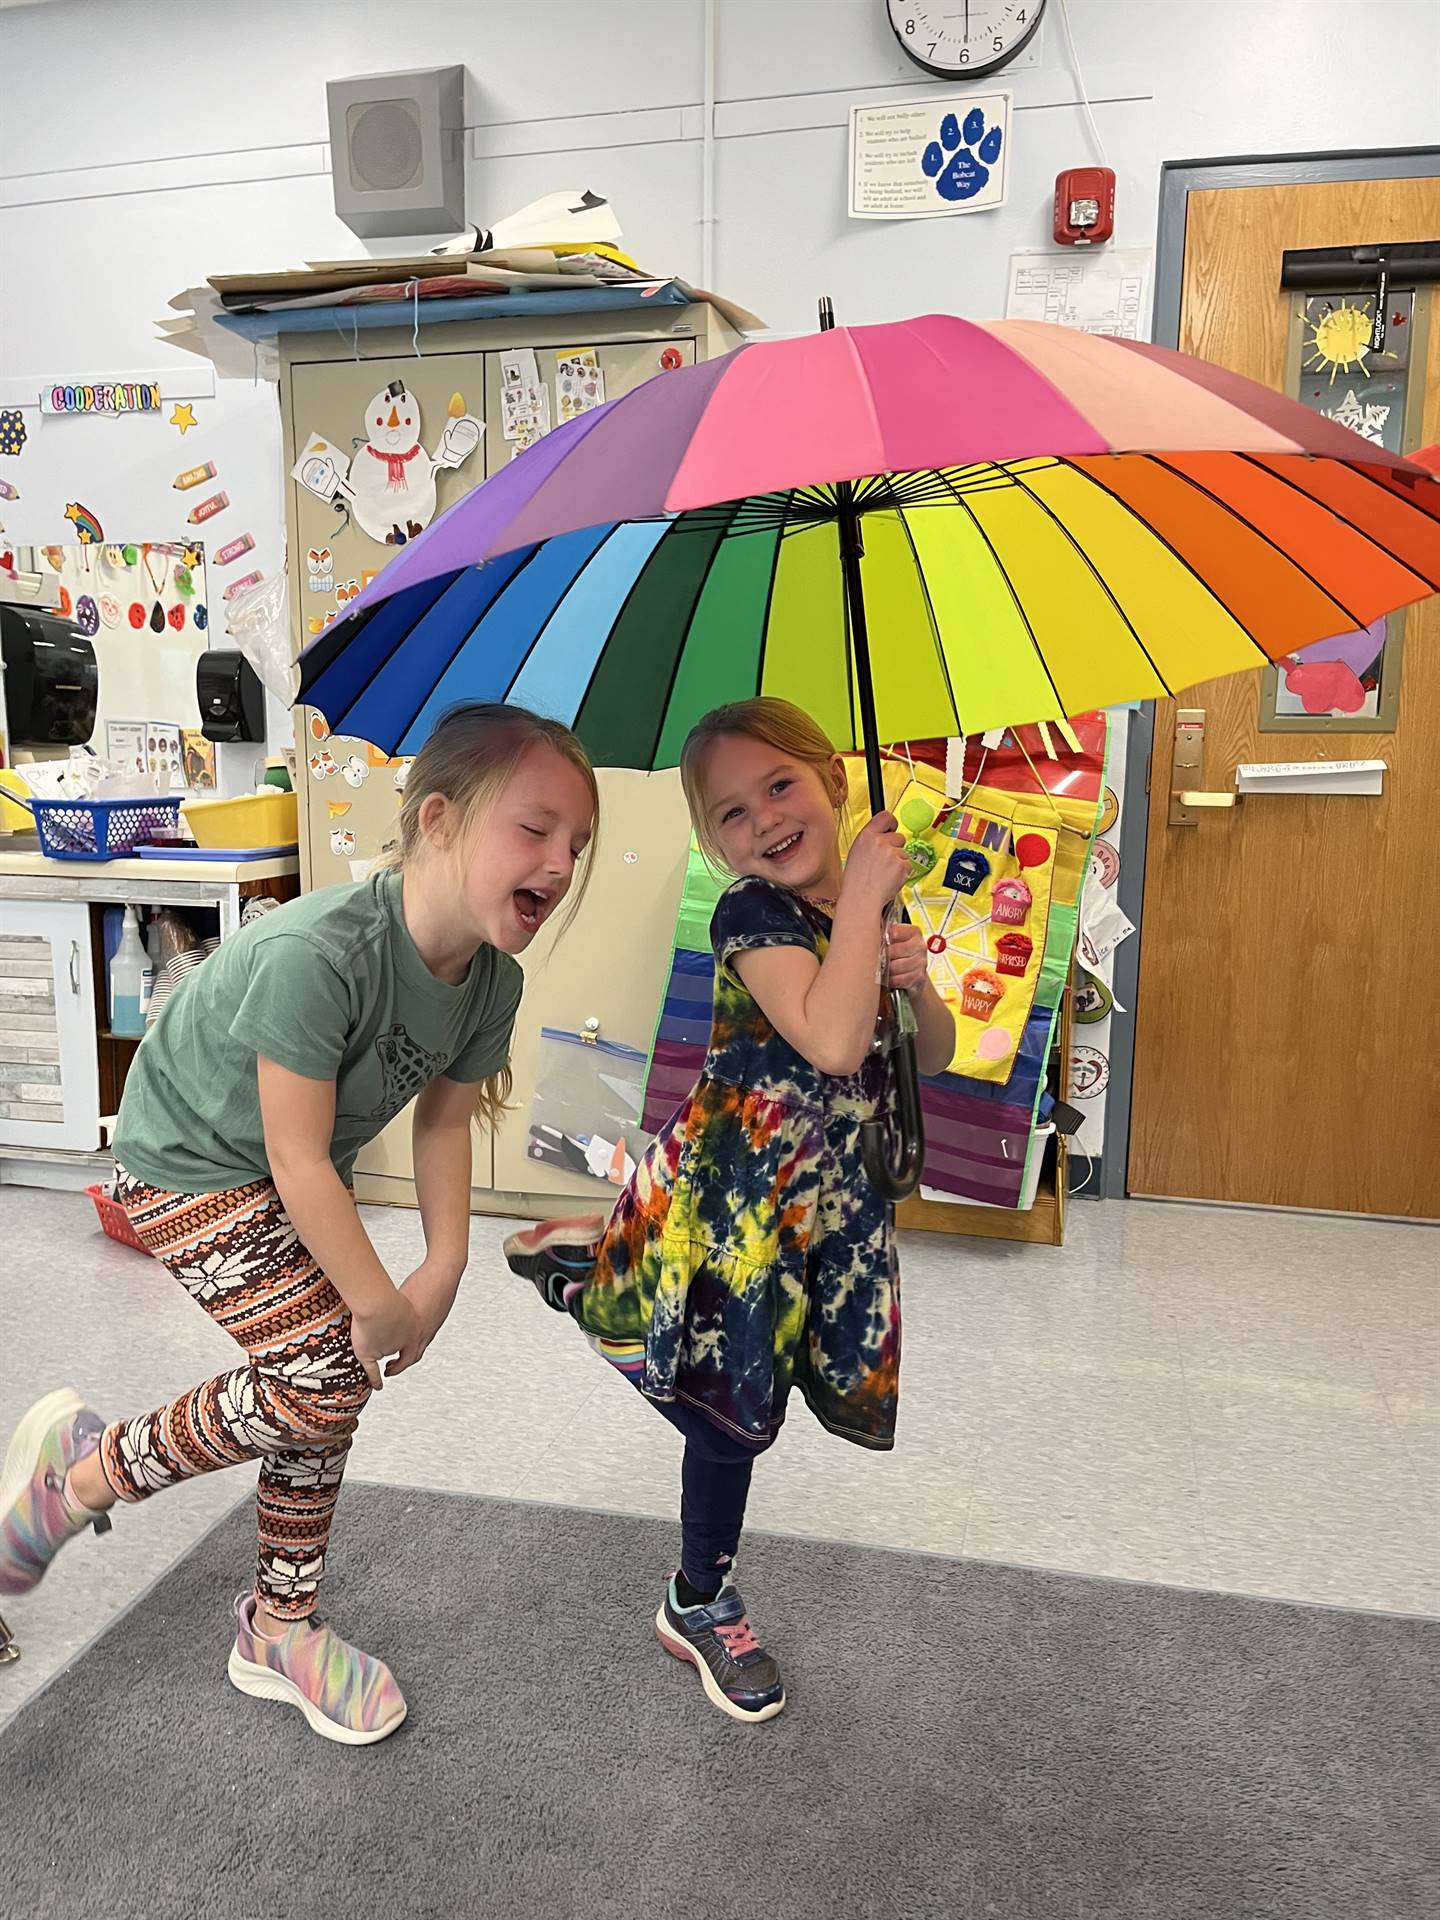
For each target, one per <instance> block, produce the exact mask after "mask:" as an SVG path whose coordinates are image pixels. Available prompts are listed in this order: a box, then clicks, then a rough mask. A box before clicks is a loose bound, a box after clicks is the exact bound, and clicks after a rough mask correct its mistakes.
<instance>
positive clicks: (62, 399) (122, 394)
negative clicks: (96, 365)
mask: <svg viewBox="0 0 1440 1920" xmlns="http://www.w3.org/2000/svg"><path fill="white" fill-rule="evenodd" d="M160 405H161V402H160V389H159V387H158V386H156V385H154V384H153V383H152V382H150V381H141V382H139V383H136V382H132V381H128V380H127V381H115V382H113V383H110V384H106V383H105V382H103V381H102V382H99V383H96V384H91V385H87V386H73V387H72V386H64V387H62V386H54V387H44V388H42V389H41V393H40V411H41V412H42V413H158V412H159V411H160Z"/></svg>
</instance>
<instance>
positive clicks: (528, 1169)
mask: <svg viewBox="0 0 1440 1920" xmlns="http://www.w3.org/2000/svg"><path fill="white" fill-rule="evenodd" d="M599 781H600V832H599V835H598V839H597V843H596V853H595V865H594V871H593V873H592V874H591V876H590V885H589V887H588V888H587V890H586V894H585V898H584V901H583V902H582V904H581V907H580V910H579V912H578V913H577V914H576V916H575V919H574V922H573V923H572V924H571V925H570V926H568V927H567V926H566V925H565V909H564V908H563V907H562V908H561V910H560V914H559V916H558V919H557V921H556V922H555V923H552V925H551V926H548V927H546V928H545V930H544V932H543V933H542V934H541V935H540V936H539V938H537V940H536V941H535V943H534V945H533V946H532V947H531V949H530V951H529V952H528V953H527V954H526V955H525V956H524V959H523V961H522V963H521V964H522V965H523V966H524V968H525V997H524V999H523V1000H522V1001H521V1002H520V1016H519V1019H518V1020H517V1022H516V1026H515V1046H514V1052H513V1055H512V1060H513V1065H514V1070H515V1095H514V1107H513V1110H512V1111H511V1112H510V1113H508V1114H507V1115H506V1116H505V1119H504V1121H503V1122H502V1123H501V1126H500V1129H499V1131H498V1133H497V1134H496V1137H495V1185H496V1187H497V1188H499V1189H501V1190H502V1191H505V1192H511V1193H546V1194H566V1195H576V1196H583V1197H584V1198H585V1199H586V1200H587V1201H588V1202H589V1203H590V1204H591V1206H593V1207H596V1208H599V1209H603V1208H604V1207H606V1205H607V1204H608V1200H609V1199H610V1198H613V1194H612V1193H611V1190H610V1189H609V1188H607V1187H606V1186H605V1185H604V1184H603V1183H602V1182H600V1181H598V1180H597V1181H590V1180H587V1179H586V1177H585V1176H584V1175H583V1174H571V1173H567V1172H565V1171H564V1170H562V1169H561V1168H558V1167H551V1166H547V1165H546V1164H545V1163H543V1162H542V1161H538V1160H532V1159H531V1158H530V1156H529V1142H530V1107H531V1102H532V1101H533V1099H534V1097H535V1079H536V1069H537V1065H538V1062H539V1055H540V1029H541V1028H542V1027H555V1028H559V1029H560V1030H561V1031H562V1032H568V1033H578V1032H580V1031H582V1030H583V1028H584V1025H585V1022H586V1021H587V1020H591V1019H595V1020H598V1021H599V1022H600V1034H601V1037H602V1038H603V1039H606V1040H616V1041H619V1042H621V1043H622V1044H623V1045H625V1046H629V1047H636V1048H638V1049H639V1050H640V1051H641V1052H642V1053H646V1054H648V1053H649V1050H650V1042H651V1040H652V1038H653V1037H654V1031H655V1022H656V1019H657V1018H658V1015H659V1009H660V996H661V994H662V993H663V992H664V990H665V982H666V980H667V978H668V977H669V972H670V956H671V952H672V951H673V946H674V938H675V915H676V912H677V911H678V909H679V905H680V887H681V883H682V881H683V880H684V877H685V858H686V853H687V850H688V848H689V844H690V828H689V821H688V817H687V815H686V812H685V801H684V797H683V795H682V794H681V792H680V776H679V774H678V773H674V772H669V773H650V774H644V773H629V772H624V771H621V770H619V769H616V768H603V769H602V770H601V772H600V775H599Z"/></svg>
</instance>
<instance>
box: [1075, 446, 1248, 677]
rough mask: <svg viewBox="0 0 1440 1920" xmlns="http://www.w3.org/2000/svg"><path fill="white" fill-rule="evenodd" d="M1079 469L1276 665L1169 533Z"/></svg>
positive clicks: (1128, 456) (1147, 456)
mask: <svg viewBox="0 0 1440 1920" xmlns="http://www.w3.org/2000/svg"><path fill="white" fill-rule="evenodd" d="M1111 458H1112V459H1128V460H1149V459H1151V458H1153V455H1151V454H1148V453H1134V454H1120V455H1111ZM1065 464H1066V465H1067V466H1069V465H1071V464H1073V463H1072V462H1070V461H1066V462H1065ZM1076 471H1077V472H1078V473H1080V474H1081V476H1082V477H1083V478H1084V479H1086V480H1088V481H1089V482H1090V484H1091V486H1092V487H1098V488H1099V489H1100V491H1101V493H1103V494H1104V495H1105V496H1106V498H1107V499H1110V500H1113V501H1114V502H1115V504H1116V506H1117V507H1119V508H1120V509H1121V510H1122V512H1124V513H1127V514H1129V516H1130V518H1131V519H1132V520H1134V521H1135V522H1136V524H1137V525H1139V526H1141V527H1143V528H1144V530H1145V532H1146V534H1148V536H1149V537H1150V539H1152V540H1154V541H1156V542H1157V543H1158V544H1159V545H1160V546H1162V547H1164V549H1165V551H1166V552H1167V553H1168V554H1169V555H1170V557H1171V559H1173V560H1174V562H1175V564H1176V566H1178V567H1183V568H1184V570H1185V572H1186V573H1188V574H1189V575H1190V578H1191V579H1192V580H1193V581H1194V582H1195V584H1196V586H1198V587H1199V588H1200V590H1201V592H1202V593H1205V594H1208V595H1209V597H1210V598H1211V599H1212V600H1213V601H1214V602H1215V604H1216V606H1217V607H1218V608H1219V609H1220V611H1221V613H1223V614H1224V615H1225V618H1226V619H1227V620H1230V621H1233V622H1234V624H1235V625H1236V626H1237V627H1238V628H1239V629H1240V631H1241V633H1243V634H1244V636H1245V638H1246V639H1247V640H1248V641H1249V642H1250V644H1251V646H1252V647H1254V649H1255V651H1256V653H1258V654H1259V656H1260V659H1261V661H1262V662H1263V663H1264V665H1265V666H1267V667H1273V666H1274V664H1275V662H1274V660H1273V659H1272V658H1271V656H1270V655H1269V654H1268V653H1267V652H1266V651H1265V649H1264V647H1262V646H1261V644H1260V642H1259V641H1258V640H1257V639H1256V638H1255V636H1254V634H1253V633H1251V631H1250V629H1249V628H1248V627H1247V626H1246V625H1245V622H1244V621H1243V620H1242V619H1241V618H1240V616H1239V615H1238V614H1237V613H1236V612H1235V610H1234V608H1233V607H1230V606H1228V605H1227V604H1226V602H1225V601H1223V600H1222V599H1221V598H1220V595H1219V594H1218V593H1217V592H1216V591H1215V589H1214V587H1212V586H1211V584H1210V582H1209V581H1208V580H1207V579H1206V578H1205V576H1204V574H1203V573H1199V572H1197V571H1196V569H1195V568H1194V567H1193V566H1192V565H1191V564H1190V562H1189V561H1188V560H1187V559H1186V558H1185V555H1184V554H1183V553H1181V551H1180V549H1179V548H1178V547H1177V546H1175V545H1174V544H1173V543H1172V542H1171V541H1169V540H1167V539H1166V538H1165V535H1164V534H1163V533H1161V531H1160V529H1159V528H1158V527H1154V526H1152V525H1151V524H1150V522H1149V521H1148V520H1147V519H1146V518H1145V517H1144V515H1143V514H1141V513H1139V512H1137V511H1136V509H1135V508H1134V507H1133V506H1131V504H1130V502H1129V501H1128V500H1126V499H1123V498H1122V497H1121V495H1119V494H1118V493H1115V492H1114V491H1113V490H1112V489H1111V488H1109V487H1107V486H1106V484H1105V482H1104V481H1103V480H1102V479H1101V478H1100V476H1099V474H1098V473H1092V472H1091V471H1090V469H1089V468H1088V467H1081V468H1077V469H1076Z"/></svg>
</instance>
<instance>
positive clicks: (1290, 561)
mask: <svg viewBox="0 0 1440 1920" xmlns="http://www.w3.org/2000/svg"><path fill="white" fill-rule="evenodd" d="M1146 458H1147V459H1150V460H1153V461H1154V462H1155V464H1156V466H1157V467H1159V468H1161V470H1162V471H1163V472H1165V473H1170V474H1174V476H1175V478H1176V479H1177V480H1183V481H1184V482H1185V484H1186V486H1187V487H1190V488H1193V490H1194V491H1195V492H1196V493H1198V494H1199V495H1200V496H1201V497H1202V499H1205V500H1212V501H1213V502H1214V503H1215V505H1216V506H1217V507H1220V508H1221V509H1222V510H1223V511H1224V512H1225V513H1228V514H1229V516H1230V518H1231V519H1232V520H1234V521H1235V522H1236V523H1237V524H1238V525H1240V526H1242V527H1246V528H1248V529H1249V531H1250V532H1251V533H1253V534H1254V535H1255V537H1256V538H1257V539H1258V540H1263V541H1264V543H1265V545H1266V546H1267V547H1269V548H1270V550H1271V552H1272V553H1278V554H1279V556H1280V558H1281V559H1282V560H1283V561H1285V562H1286V564H1287V565H1288V566H1292V567H1293V568H1294V569H1295V571H1296V572H1297V573H1298V574H1301V575H1302V576H1303V577H1304V578H1305V579H1306V580H1308V581H1309V582H1310V584H1311V586H1312V587H1314V589H1315V591H1316V592H1317V593H1319V594H1321V595H1323V596H1324V598H1325V599H1327V600H1328V601H1329V602H1330V604H1331V606H1332V607H1337V608H1338V609H1339V611H1340V613H1341V615H1342V617H1343V618H1344V619H1346V620H1348V621H1349V622H1350V623H1351V625H1352V626H1353V627H1355V628H1357V629H1358V628H1360V627H1363V626H1365V625H1366V624H1367V623H1366V622H1365V621H1364V620H1362V619H1361V618H1360V616H1359V615H1358V614H1357V613H1355V612H1354V611H1353V610H1352V609H1351V608H1349V607H1347V606H1346V605H1345V602H1344V601H1343V600H1337V599H1336V598H1335V596H1334V594H1333V593H1331V591H1330V589H1329V588H1328V587H1325V586H1322V585H1321V584H1320V582H1319V581H1318V580H1317V579H1316V578H1315V576H1314V574H1313V573H1311V571H1310V569H1309V568H1308V567H1302V566H1301V564H1300V562H1299V561H1298V560H1297V559H1296V558H1295V556H1294V555H1293V554H1290V553H1286V551H1285V549H1284V548H1283V547H1282V546H1280V545H1279V544H1278V542H1276V541H1274V540H1272V539H1271V538H1270V536H1269V534H1268V533H1266V532H1265V531H1264V530H1263V529H1262V528H1260V527H1257V526H1256V524H1255V522H1254V521H1253V520H1247V519H1246V518H1245V517H1244V515H1243V514H1241V513H1238V512H1237V511H1236V510H1235V508H1234V507H1232V506H1231V505H1230V503H1229V502H1228V501H1227V500H1222V499H1221V498H1220V496H1219V494H1218V493H1212V492H1211V491H1210V489H1209V487H1205V486H1202V485H1201V484H1200V482H1199V481H1198V480H1192V479H1191V477H1190V475H1189V474H1188V473H1185V472H1183V471H1182V470H1181V469H1180V468H1179V467H1172V466H1171V464H1170V462H1169V461H1168V460H1164V459H1162V458H1161V457H1160V455H1159V454H1156V453H1152V454H1147V456H1146ZM1241 458H1242V459H1243V458H1244V456H1243V454H1242V456H1241ZM1335 517H1336V519H1337V520H1338V519H1339V518H1340V515H1339V514H1336V516H1335ZM1356 531H1357V532H1358V531H1359V529H1358V528H1357V529H1356ZM1339 631H1340V629H1339V628H1338V627H1337V628H1336V632H1337V633H1338V632H1339ZM1301 644H1302V645H1303V644H1304V643H1303V642H1302V643H1301Z"/></svg>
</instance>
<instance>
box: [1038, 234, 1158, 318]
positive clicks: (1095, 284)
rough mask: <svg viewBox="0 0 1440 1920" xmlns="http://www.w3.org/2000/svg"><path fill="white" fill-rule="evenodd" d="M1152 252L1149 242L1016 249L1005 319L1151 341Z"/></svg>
mask: <svg viewBox="0 0 1440 1920" xmlns="http://www.w3.org/2000/svg"><path fill="white" fill-rule="evenodd" d="M1152 257H1153V256H1152V254H1151V250H1150V248H1149V247H1106V248H1105V249H1104V251H1103V252H1102V251H1101V250H1100V249H1099V248H1083V247H1071V248H1067V249H1065V250H1064V251H1055V250H1049V251H1039V252H1035V253H1012V254H1011V256H1010V285H1009V288H1008V290H1007V292H1006V296H1005V318H1006V319H1007V320H1044V321H1046V322H1047V323H1048V324H1049V325H1051V326H1056V327H1070V328H1072V329H1073V330H1074V331H1075V332H1077V333H1104V334H1109V335H1110V336H1111V338H1112V339H1116V340H1148V339H1149V337H1150V327H1149V320H1150V268H1151V261H1152Z"/></svg>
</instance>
